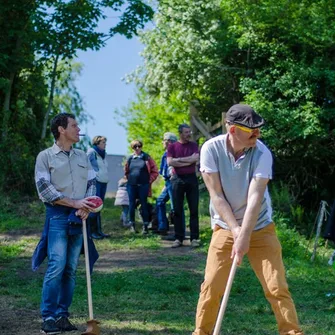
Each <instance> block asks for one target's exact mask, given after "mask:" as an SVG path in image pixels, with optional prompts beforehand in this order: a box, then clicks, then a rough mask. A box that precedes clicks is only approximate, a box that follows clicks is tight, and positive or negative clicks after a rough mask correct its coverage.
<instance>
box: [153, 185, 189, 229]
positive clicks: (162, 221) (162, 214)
mask: <svg viewBox="0 0 335 335" xmlns="http://www.w3.org/2000/svg"><path fill="white" fill-rule="evenodd" d="M169 200H170V205H171V212H174V206H173V201H172V186H171V181H170V180H166V181H165V187H164V189H163V191H162V193H161V194H160V195H159V197H158V198H157V201H156V214H157V220H158V230H167V229H168V226H169V225H168V220H167V218H166V203H167V202H168V201H169ZM182 215H183V227H184V231H185V214H184V210H183V214H182Z"/></svg>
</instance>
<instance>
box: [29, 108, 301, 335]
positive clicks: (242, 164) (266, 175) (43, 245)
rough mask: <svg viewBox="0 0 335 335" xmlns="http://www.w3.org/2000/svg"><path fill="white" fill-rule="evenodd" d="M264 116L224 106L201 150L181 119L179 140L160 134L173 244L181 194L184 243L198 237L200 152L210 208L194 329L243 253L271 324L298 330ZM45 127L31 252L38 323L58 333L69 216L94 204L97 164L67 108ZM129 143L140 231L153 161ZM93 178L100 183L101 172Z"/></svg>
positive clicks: (210, 312) (66, 277) (72, 244)
mask: <svg viewBox="0 0 335 335" xmlns="http://www.w3.org/2000/svg"><path fill="white" fill-rule="evenodd" d="M263 125H264V120H263V119H262V117H261V116H260V115H258V114H257V113H256V112H255V111H254V110H253V109H252V108H251V107H250V106H248V105H242V104H237V105H234V106H232V107H231V108H230V109H229V110H228V112H227V115H226V129H227V133H226V134H223V135H219V136H217V137H215V138H213V139H210V140H209V141H207V142H205V144H204V145H203V146H202V148H201V154H200V157H199V148H198V146H197V144H196V143H194V142H192V141H191V140H190V139H191V129H190V127H189V126H188V125H186V124H182V125H180V126H179V128H178V131H179V140H176V136H174V134H171V133H167V134H165V135H164V140H163V141H164V148H165V150H166V152H165V153H164V155H163V157H162V164H161V169H160V172H161V174H162V175H163V177H164V179H165V189H164V190H163V192H162V194H161V197H159V199H160V200H159V201H160V202H159V201H158V202H157V206H158V207H159V206H160V207H161V209H160V210H161V213H163V214H164V208H163V207H162V206H163V204H165V203H166V201H167V200H168V198H169V197H171V200H172V205H173V210H174V226H175V241H174V243H173V247H175V248H177V247H180V246H182V244H183V241H184V239H185V225H184V222H183V217H184V215H183V202H184V197H185V196H186V199H187V202H188V206H189V209H190V230H191V244H193V246H195V247H196V246H199V244H200V241H199V219H198V201H199V194H198V180H197V175H196V165H197V163H198V162H199V158H200V171H201V173H202V177H203V179H204V182H205V184H206V186H207V189H208V192H209V194H210V200H211V201H210V209H209V211H210V216H211V225H212V229H213V234H212V239H211V243H210V246H209V250H208V256H207V264H206V269H205V278H204V281H203V283H202V285H201V290H200V296H199V300H198V306H197V312H196V322H195V323H196V324H195V330H194V332H193V335H210V334H212V332H213V328H214V325H215V320H216V318H217V314H218V310H219V305H220V299H221V297H222V295H223V292H224V290H225V286H226V283H227V280H228V276H229V272H230V269H231V266H232V262H233V259H235V260H236V262H237V264H238V265H240V264H241V262H242V259H243V257H244V256H245V255H247V256H248V258H249V261H250V263H251V266H252V268H253V270H254V272H255V273H256V275H257V277H258V279H259V281H260V283H261V285H262V287H263V290H264V294H265V297H266V298H267V300H268V301H269V303H270V304H271V307H272V310H273V312H274V314H275V317H276V321H277V324H278V332H279V334H280V335H303V331H302V330H301V328H300V326H299V322H298V317H297V313H296V309H295V305H294V303H293V300H292V298H291V295H290V292H289V290H288V285H287V282H286V277H285V269H284V265H283V260H282V253H281V246H280V242H279V241H278V238H277V235H276V231H275V227H274V223H273V221H272V208H271V201H270V196H269V192H268V188H267V184H268V182H269V180H270V179H271V178H272V155H271V152H270V150H269V149H268V148H267V147H266V146H265V145H264V144H263V143H262V142H261V141H259V137H260V128H261V127H262V126H263ZM51 130H52V133H53V135H54V138H55V143H54V145H53V146H52V147H51V148H48V149H46V150H44V151H42V152H41V153H40V154H39V155H38V157H37V160H36V169H35V180H36V187H37V191H38V194H39V197H40V199H41V200H42V201H43V202H44V203H45V205H46V220H45V226H44V231H43V234H42V239H41V241H40V243H39V244H38V246H37V248H36V251H35V253H34V256H33V268H34V269H35V268H36V267H38V265H39V264H40V263H41V261H43V259H44V258H45V257H46V256H47V257H48V267H47V270H46V274H45V277H44V282H43V288H42V302H41V313H42V318H43V323H42V329H41V330H42V332H44V333H46V334H58V333H59V332H64V331H72V330H76V329H77V328H76V326H74V325H73V324H72V323H71V322H70V321H69V311H68V309H69V306H70V305H71V302H72V297H73V292H74V287H75V273H76V268H77V264H78V259H79V254H80V251H81V248H82V243H83V236H82V232H81V230H80V229H74V227H73V223H74V222H73V216H76V217H78V218H80V219H85V220H86V219H87V218H88V217H89V214H90V211H91V210H92V207H93V204H92V203H90V201H89V199H88V197H89V196H91V195H95V194H96V173H95V171H94V170H93V168H92V167H91V163H90V160H89V158H88V156H87V155H86V154H85V153H84V152H83V151H81V150H78V149H74V148H73V144H74V143H77V142H78V141H79V131H80V129H79V127H78V124H77V122H76V120H75V117H74V115H72V114H59V115H57V116H56V117H55V118H54V119H53V120H52V123H51ZM104 140H106V139H105V138H104ZM165 141H166V143H165ZM101 143H102V142H101V141H100V142H99V141H97V142H96V146H97V152H98V151H99V150H104V149H103V146H101V147H99V145H100V144H101ZM101 145H102V144H101ZM132 149H133V150H134V153H133V154H132V155H131V156H130V157H129V158H128V160H127V162H126V170H125V171H126V177H127V181H128V183H127V191H128V194H129V199H130V203H129V205H130V208H129V212H130V213H129V215H130V221H129V223H130V224H131V225H132V226H133V223H134V220H135V217H134V210H135V207H134V204H131V201H133V200H134V199H139V200H140V201H142V203H141V204H142V206H144V212H143V214H142V216H143V232H144V233H146V232H147V228H148V220H149V219H148V215H147V213H146V212H145V208H146V207H145V206H146V204H145V202H146V201H144V200H146V197H147V195H148V194H149V192H150V185H151V183H152V182H153V181H154V180H155V179H156V178H157V176H158V170H157V167H156V164H155V163H154V161H153V160H152V159H151V158H150V156H149V155H148V154H146V153H144V152H142V142H141V141H133V142H132ZM93 154H94V153H93ZM101 157H102V156H101ZM99 160H100V159H99ZM100 164H101V162H100ZM98 166H99V163H98ZM101 183H102V184H103V183H104V182H103V179H101ZM98 187H99V186H98ZM102 193H103V192H102ZM102 193H101V194H102ZM74 221H76V220H74ZM164 229H166V221H164V220H162V221H161V222H160V224H159V230H161V231H164Z"/></svg>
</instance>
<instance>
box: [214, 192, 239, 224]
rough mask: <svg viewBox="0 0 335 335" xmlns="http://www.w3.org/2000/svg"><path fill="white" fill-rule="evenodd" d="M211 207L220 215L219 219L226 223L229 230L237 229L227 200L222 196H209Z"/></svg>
mask: <svg viewBox="0 0 335 335" xmlns="http://www.w3.org/2000/svg"><path fill="white" fill-rule="evenodd" d="M211 199H212V202H213V205H214V207H215V209H216V211H217V212H218V214H219V215H220V217H221V219H222V220H223V221H224V222H225V223H227V225H228V226H229V228H230V230H233V229H234V228H237V227H239V225H238V223H237V221H236V218H235V216H234V214H233V211H232V209H231V207H230V205H229V203H228V202H227V200H226V199H225V198H224V196H223V195H215V196H211Z"/></svg>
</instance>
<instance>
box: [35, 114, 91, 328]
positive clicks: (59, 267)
mask: <svg viewBox="0 0 335 335" xmlns="http://www.w3.org/2000/svg"><path fill="white" fill-rule="evenodd" d="M51 131H52V133H53V135H54V138H55V143H54V145H53V146H52V147H50V148H48V149H46V150H44V151H42V152H40V153H39V155H38V156H37V159H36V166H35V181H36V187H37V191H38V195H39V197H40V199H41V200H42V201H43V202H44V204H45V206H46V221H45V227H44V232H43V235H42V239H41V241H40V243H39V245H38V246H37V248H36V251H35V253H34V257H33V267H34V258H35V264H37V266H38V265H39V264H40V262H41V260H43V257H41V256H40V255H38V254H39V253H40V251H41V249H42V248H44V249H46V251H47V256H48V267H47V270H46V273H45V277H44V282H43V289H42V302H41V313H42V318H43V323H42V329H41V331H42V332H43V333H45V334H58V333H60V332H63V331H72V330H77V328H76V327H75V326H74V325H73V324H72V323H71V322H70V321H69V319H68V317H69V312H68V309H69V306H70V305H71V302H72V297H73V293H74V287H75V275H76V269H77V265H78V260H79V255H80V252H81V249H82V244H83V235H82V231H81V229H73V224H72V222H73V220H72V219H71V217H74V218H76V217H78V218H80V219H87V217H88V215H89V213H90V206H92V207H93V204H92V203H90V202H89V201H88V200H87V199H86V198H87V197H90V196H93V195H95V194H96V187H95V183H96V180H95V172H94V170H93V169H92V167H91V165H90V162H89V160H88V158H87V155H86V153H85V152H84V151H82V150H78V149H74V148H73V147H72V146H73V144H74V143H77V142H79V131H80V129H79V127H78V124H77V121H76V120H75V116H74V115H72V114H67V113H62V114H58V115H57V116H56V117H54V118H53V120H52V121H51ZM77 228H78V227H77ZM79 228H80V227H79ZM42 245H43V247H42ZM44 256H45V255H44ZM36 258H38V259H39V260H38V261H36ZM35 268H36V267H35Z"/></svg>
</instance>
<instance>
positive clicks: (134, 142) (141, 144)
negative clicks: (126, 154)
mask: <svg viewBox="0 0 335 335" xmlns="http://www.w3.org/2000/svg"><path fill="white" fill-rule="evenodd" d="M135 145H140V146H141V147H143V143H142V142H141V141H140V140H133V141H131V142H130V147H131V148H132V149H134V146H135Z"/></svg>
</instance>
